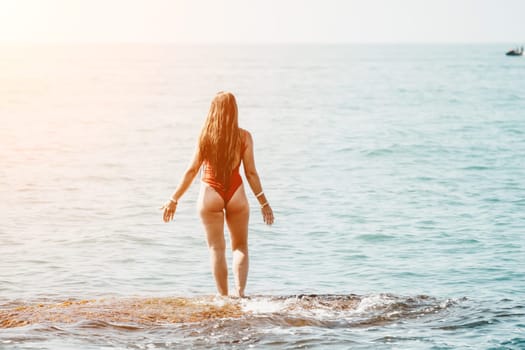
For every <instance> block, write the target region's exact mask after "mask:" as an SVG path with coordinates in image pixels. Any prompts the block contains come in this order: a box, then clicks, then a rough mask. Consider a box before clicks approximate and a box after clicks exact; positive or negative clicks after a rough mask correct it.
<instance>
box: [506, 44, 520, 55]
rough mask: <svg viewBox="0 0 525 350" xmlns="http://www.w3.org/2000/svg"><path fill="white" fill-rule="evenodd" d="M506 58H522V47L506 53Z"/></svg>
mask: <svg viewBox="0 0 525 350" xmlns="http://www.w3.org/2000/svg"><path fill="white" fill-rule="evenodd" d="M505 55H507V56H523V46H522V47H519V48H518V47H517V48H515V49H513V50H510V51H507V53H506V54H505Z"/></svg>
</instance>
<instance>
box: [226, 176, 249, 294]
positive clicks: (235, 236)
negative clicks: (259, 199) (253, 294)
mask: <svg viewBox="0 0 525 350" xmlns="http://www.w3.org/2000/svg"><path fill="white" fill-rule="evenodd" d="M249 218H250V206H249V204H248V199H247V198H246V194H245V193H244V186H242V185H241V186H240V187H239V188H238V189H237V191H236V192H235V194H234V195H233V197H232V198H231V199H230V201H229V202H228V205H227V206H226V223H227V224H228V229H229V231H230V238H231V244H232V255H233V264H232V265H233V266H232V268H233V276H234V278H235V289H236V294H237V296H239V297H244V290H245V288H246V281H247V279H248V221H249Z"/></svg>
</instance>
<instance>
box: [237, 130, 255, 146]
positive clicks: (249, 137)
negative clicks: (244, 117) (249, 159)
mask: <svg viewBox="0 0 525 350" xmlns="http://www.w3.org/2000/svg"><path fill="white" fill-rule="evenodd" d="M239 130H241V135H242V138H243V140H244V142H246V144H247V145H251V144H252V143H253V140H252V134H250V132H249V131H248V130H246V129H243V128H239Z"/></svg>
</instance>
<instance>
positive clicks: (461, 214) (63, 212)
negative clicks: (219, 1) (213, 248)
mask: <svg viewBox="0 0 525 350" xmlns="http://www.w3.org/2000/svg"><path fill="white" fill-rule="evenodd" d="M505 49H506V47H501V46H498V45H452V46H447V45H434V46H425V45H419V46H411V45H407V46H395V45H392V46H366V45H357V46H283V45H281V46H263V47H261V46H245V47H236V46H213V47H190V46H140V45H135V46H54V47H51V46H41V47H21V46H18V47H14V46H1V47H0V57H1V58H0V94H1V95H2V99H0V121H1V122H2V127H1V128H0V140H1V145H2V147H0V165H1V166H0V198H1V199H2V200H1V201H0V215H1V225H0V241H1V242H2V244H1V245H0V255H1V256H2V263H1V264H0V315H2V317H1V319H0V324H2V325H4V326H6V325H7V326H12V325H16V326H17V327H12V328H5V329H1V330H0V341H1V342H2V345H1V347H5V348H8V349H9V348H12V349H31V348H38V349H45V348H48V349H62V348H63V349H67V348H72V347H74V348H79V349H95V348H96V349H99V348H138V349H141V348H189V347H192V348H206V347H210V346H213V347H216V348H221V347H222V348H247V347H254V348H289V349H292V348H320V349H322V348H335V349H337V348H341V349H345V348H348V347H352V348H363V349H364V348H373V349H378V348H379V349H381V348H385V349H386V348H403V349H453V348H472V349H480V348H494V349H521V348H524V347H525V335H524V332H525V328H524V327H525V317H524V314H525V312H524V308H525V304H524V302H523V300H524V294H525V267H524V266H525V264H523V261H524V257H525V254H524V253H525V251H524V247H523V232H525V214H524V213H525V211H524V208H525V199H524V198H525V180H524V179H525V161H524V159H525V158H524V154H525V119H524V118H523V110H524V109H525V101H524V98H523V96H524V95H523V91H524V88H525V82H523V81H522V80H521V79H520V74H521V73H522V72H523V69H524V68H525V61H524V60H523V59H521V58H509V57H505V56H504V55H503V54H502V52H504V51H505ZM219 90H231V91H233V92H234V93H235V94H236V96H237V98H238V103H239V111H240V124H241V126H242V127H245V128H247V129H248V130H250V131H251V132H252V134H253V137H254V140H255V149H256V162H257V166H258V169H259V172H260V175H261V177H262V180H263V185H264V188H265V192H266V194H267V195H268V197H269V199H270V201H271V203H272V206H273V208H274V211H275V214H276V224H275V225H274V226H273V227H271V228H268V227H265V226H264V225H263V224H262V219H261V218H260V215H259V213H258V210H257V207H256V201H255V199H254V198H253V195H251V196H250V202H251V203H252V204H253V206H252V208H253V210H252V216H251V226H250V249H251V250H250V254H251V268H250V276H249V282H248V290H247V292H248V294H249V295H250V296H251V298H250V299H247V300H226V301H224V300H222V301H221V300H215V299H214V298H213V297H211V296H210V295H213V294H214V292H215V291H214V284H213V280H212V278H211V275H210V271H209V266H208V257H207V251H206V248H205V241H204V236H203V233H202V228H201V226H200V223H199V220H198V217H197V215H196V212H195V202H196V198H197V192H198V189H199V184H198V180H196V182H195V184H194V185H193V186H192V187H191V189H190V190H189V191H188V193H187V194H186V195H185V196H184V198H183V200H182V201H181V203H180V205H179V208H178V213H177V215H176V219H175V222H173V223H170V224H163V223H162V222H161V215H160V211H159V210H158V207H159V206H160V205H161V204H162V203H163V202H164V201H165V199H166V198H167V196H168V195H169V193H171V191H172V189H173V188H174V186H175V185H176V183H177V181H178V179H179V177H180V176H181V174H182V172H183V170H184V167H185V165H186V164H187V162H188V161H189V159H190V156H191V152H192V149H193V147H194V145H195V141H196V135H197V134H198V132H199V128H200V126H201V125H202V122H203V120H204V117H205V115H206V112H207V108H208V106H209V101H210V99H211V96H213V94H214V93H215V92H217V91H219ZM230 282H231V281H230ZM230 285H231V283H230ZM311 294H313V295H315V296H309V295H311ZM176 300H178V301H179V302H181V301H184V303H186V304H187V305H193V306H192V307H190V309H189V310H190V311H191V310H193V311H195V312H201V311H203V310H208V311H209V310H212V309H213V308H219V310H222V308H224V305H227V306H226V309H228V310H230V311H231V312H234V315H232V314H223V313H221V312H222V311H221V312H219V311H217V312H216V313H215V314H213V316H210V317H205V316H206V315H205V313H202V312H201V313H200V314H199V315H201V316H198V317H202V319H200V318H198V317H197V316H192V315H193V313H192V312H193V311H191V312H190V311H188V310H187V309H185V308H182V309H179V308H177V307H173V308H172V309H170V308H169V307H168V306H166V305H168V304H169V303H170V302H174V301H176ZM155 302H156V303H157V304H160V305H161V306H162V307H160V308H159V309H157V310H156V311H155V310H153V311H152V310H151V309H148V308H144V305H150V306H151V303H155ZM64 303H65V304H64ZM83 303H84V304H83ZM130 303H136V304H133V305H135V306H134V307H131V306H130V305H131V304H130ZM148 303H150V304H148ZM40 304H42V305H44V306H43V307H42V308H43V309H44V310H45V312H42V310H41V309H42V308H40V307H39V306H38V305H40ZM60 305H63V306H62V307H60ZM83 305H84V306H86V305H88V306H90V307H92V308H88V309H84V308H82V307H83ZM17 308H18V311H16V310H17ZM193 308H195V309H193ZM206 308H207V309H206ZM24 310H25V311H27V313H26V314H24V313H21V314H17V315H14V314H13V312H15V311H16V312H19V313H20V312H22V311H24ZM170 310H171V311H170ZM184 310H186V311H184ZM213 310H215V309H213ZM139 311H140V312H145V314H144V313H136V314H133V312H139ZM87 312H90V313H91V314H89V315H88V314H87ZM127 312H129V313H127ZM148 312H149V313H148ZM152 312H153V314H154V316H155V317H156V319H155V320H154V321H152V320H151V319H148V318H147V317H146V318H141V317H140V315H142V316H144V315H145V316H148V315H149V316H151V315H152V314H151V313H152ZM188 312H189V314H188ZM6 313H7V316H6ZM130 313H131V314H130ZM185 315H186V316H188V315H190V316H191V317H197V319H194V318H191V317H190V316H188V317H190V318H188V319H186V318H184V317H186V316H185ZM15 316H16V317H15ZM124 316H126V317H128V318H125V317H124ZM222 316H225V318H223V317H222ZM112 317H114V318H112ZM170 317H171V320H172V321H178V322H170V321H169V320H170ZM16 320H18V321H20V322H21V323H16V322H14V321H16ZM9 321H13V322H14V323H9ZM18 321H17V322H18ZM24 322H25V323H24Z"/></svg>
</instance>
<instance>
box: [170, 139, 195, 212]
mask: <svg viewBox="0 0 525 350" xmlns="http://www.w3.org/2000/svg"><path fill="white" fill-rule="evenodd" d="M201 165H202V159H201V156H200V152H199V146H198V145H197V148H196V149H195V153H194V155H193V159H192V161H191V163H190V165H189V166H188V168H187V169H186V171H185V172H184V176H183V177H182V179H181V181H180V182H179V185H178V186H177V188H176V189H175V191H174V192H173V194H172V195H171V198H170V199H169V200H168V201H167V202H166V204H164V205H163V206H162V207H161V209H164V215H163V220H164V222H168V221H171V220H172V219H173V216H174V215H175V211H176V209H177V203H178V201H179V199H180V198H181V197H182V195H183V194H184V193H185V192H186V190H187V189H188V188H189V187H190V185H191V183H192V182H193V179H195V176H197V174H198V172H199V169H200V167H201Z"/></svg>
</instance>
